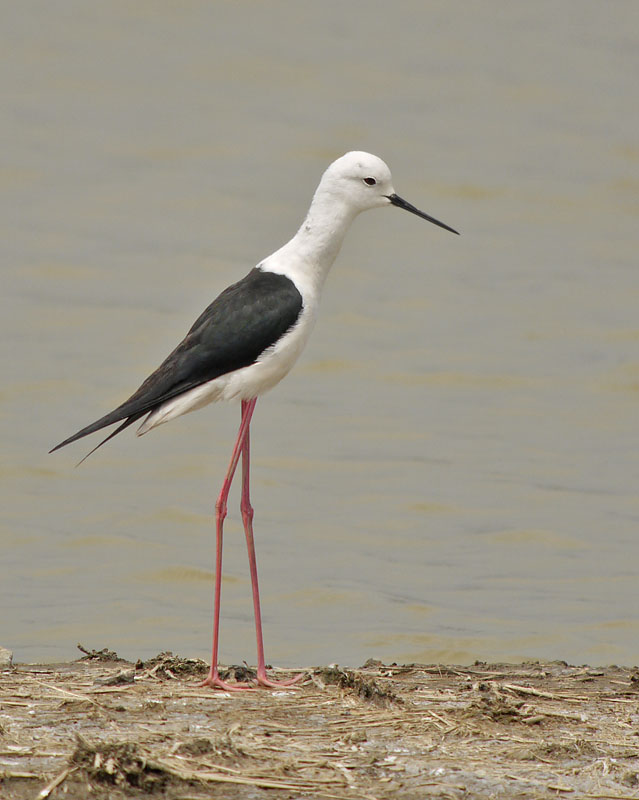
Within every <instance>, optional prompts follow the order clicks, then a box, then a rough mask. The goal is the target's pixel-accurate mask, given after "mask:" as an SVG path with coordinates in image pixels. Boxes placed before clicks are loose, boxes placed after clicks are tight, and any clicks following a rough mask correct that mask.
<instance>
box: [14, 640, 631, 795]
mask: <svg viewBox="0 0 639 800" xmlns="http://www.w3.org/2000/svg"><path fill="white" fill-rule="evenodd" d="M116 659H117V656H116V655H115V654H113V653H108V651H101V652H100V653H96V652H92V653H89V654H87V657H85V659H83V660H80V661H77V662H73V663H71V664H56V665H19V666H17V667H14V668H13V669H11V670H6V671H3V672H1V673H0V797H2V798H3V799H6V800H25V799H26V798H29V800H36V798H38V800H45V799H46V798H53V799H54V800H55V798H69V799H70V800H76V798H77V799H78V800H79V799H80V798H82V800H86V798H100V799H101V798H109V800H120V798H131V797H147V796H149V797H155V798H168V799H170V800H198V799H199V798H208V797H216V798H252V799H256V800H261V798H268V799H269V800H279V798H303V797H317V798H335V799H336V800H355V798H367V799H369V800H370V799H372V798H377V799H378V800H384V799H385V798H402V797H407V798H417V797H419V798H424V797H434V798H455V799H457V798H470V797H472V798H489V797H490V798H531V797H535V798H546V797H548V798H550V797H553V798H556V797H572V798H577V797H579V798H593V799H594V798H597V799H599V798H601V800H604V799H605V798H611V800H614V799H615V798H636V797H639V672H638V671H637V669H636V668H635V669H627V668H622V667H615V666H612V667H605V668H597V669H595V668H591V667H587V666H582V667H573V666H568V665H566V664H564V663H558V662H554V663H549V664H546V663H536V662H535V663H525V664H518V665H511V664H490V665H489V664H484V663H477V664H474V665H473V666H471V667H456V666H455V667H451V666H437V665H417V664H410V665H406V666H397V665H391V666H385V665H383V664H381V663H378V662H373V661H371V662H368V663H367V664H366V665H365V666H364V667H362V668H361V669H355V670H346V669H344V670H343V669H340V668H337V667H324V668H317V669H310V670H307V677H306V678H305V679H304V681H303V682H302V683H301V684H300V685H298V686H296V687H295V688H291V689H286V690H281V691H280V690H278V691H265V690H259V691H244V692H235V693H232V694H229V693H224V692H218V691H211V690H208V689H201V688H199V687H198V679H199V678H200V676H203V675H204V674H206V665H205V664H204V663H203V662H201V661H197V660H191V659H181V658H177V657H174V656H172V655H170V654H161V655H160V656H158V657H157V658H155V659H151V660H150V661H147V662H145V663H142V662H138V663H137V664H130V663H127V662H124V661H121V660H116ZM243 672H244V673H245V668H237V669H232V670H231V673H230V679H231V680H233V678H234V676H235V675H237V678H238V679H245V678H246V677H247V675H246V674H243ZM291 674H293V673H288V672H284V671H282V672H280V671H278V672H277V676H278V677H280V676H287V675H291ZM248 677H250V675H249V676H248Z"/></svg>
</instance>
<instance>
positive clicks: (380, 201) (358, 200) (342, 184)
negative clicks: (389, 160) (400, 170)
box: [318, 150, 395, 212]
mask: <svg viewBox="0 0 639 800" xmlns="http://www.w3.org/2000/svg"><path fill="white" fill-rule="evenodd" d="M318 190H321V191H322V192H326V193H327V194H331V195H333V196H335V197H339V198H340V199H342V200H343V201H345V202H346V203H348V205H349V206H351V207H352V208H353V209H354V210H356V211H358V212H359V211H366V210H367V209H369V208H378V207H380V206H387V205H388V204H389V202H390V200H389V199H388V198H389V196H390V195H393V194H395V190H394V189H393V179H392V177H391V172H390V169H389V168H388V166H387V165H386V164H385V163H384V162H383V161H382V159H381V158H378V157H377V156H374V155H372V154H371V153H364V152H362V151H359V150H353V151H351V152H350V153H346V154H345V155H343V156H342V157H341V158H338V159H337V160H336V161H333V163H332V164H331V165H330V166H329V167H328V169H327V170H326V171H325V172H324V174H323V175H322V180H321V181H320V185H319V186H318Z"/></svg>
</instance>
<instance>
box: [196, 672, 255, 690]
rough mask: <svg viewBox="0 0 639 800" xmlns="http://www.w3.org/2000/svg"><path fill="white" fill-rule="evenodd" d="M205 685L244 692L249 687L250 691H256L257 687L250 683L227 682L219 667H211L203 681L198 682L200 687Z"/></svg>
mask: <svg viewBox="0 0 639 800" xmlns="http://www.w3.org/2000/svg"><path fill="white" fill-rule="evenodd" d="M204 686H210V687H211V689H222V691H224V692H242V691H246V690H247V689H248V690H249V691H254V690H255V689H256V687H255V686H252V685H251V684H250V683H241V682H240V683H227V682H226V681H223V680H222V678H220V676H219V674H218V671H217V669H211V671H210V672H209V674H208V675H207V676H206V678H205V679H204V680H203V681H202V683H198V687H199V688H203V687H204Z"/></svg>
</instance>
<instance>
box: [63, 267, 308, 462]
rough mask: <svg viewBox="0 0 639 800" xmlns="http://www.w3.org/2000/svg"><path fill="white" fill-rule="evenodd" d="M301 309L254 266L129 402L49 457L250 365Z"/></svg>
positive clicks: (294, 293) (296, 296) (287, 284)
mask: <svg viewBox="0 0 639 800" xmlns="http://www.w3.org/2000/svg"><path fill="white" fill-rule="evenodd" d="M301 310H302V296H301V295H300V293H299V291H298V290H297V288H296V286H295V284H294V283H293V282H292V281H291V280H290V279H289V278H287V277H286V276H284V275H277V274H276V273H273V272H263V271H262V270H261V269H259V268H258V267H256V268H255V269H253V270H251V272H249V274H248V275H247V276H246V277H245V278H243V279H242V280H241V281H238V282H237V283H234V284H233V285H232V286H229V287H228V289H225V290H224V291H223V292H222V294H220V295H219V296H218V297H217V298H216V299H215V300H214V301H213V302H212V303H211V305H210V306H209V307H208V308H207V309H205V311H203V312H202V314H200V316H199V317H198V318H197V320H196V321H195V323H194V324H193V326H192V327H191V329H190V331H189V332H188V333H187V335H186V336H185V338H184V339H183V340H182V341H181V342H180V344H179V345H178V346H177V347H176V348H175V350H174V351H173V352H172V353H171V354H170V355H169V356H168V357H167V358H166V359H165V360H164V361H163V362H162V364H160V366H159V367H158V368H157V369H156V370H155V372H153V373H152V374H151V375H149V377H148V378H147V379H146V380H145V381H144V383H143V384H142V385H141V386H140V388H139V389H138V390H137V391H136V392H135V393H134V394H132V395H131V397H129V399H128V400H126V401H125V402H124V403H122V405H120V406H118V407H117V408H116V409H115V410H114V411H111V412H110V413H109V414H106V415H105V416H104V417H101V418H100V419H98V420H96V422H93V423H91V425H87V427H86V428H82V430H80V431H78V432H77V433H75V434H74V435H73V436H70V437H69V438H68V439H65V440H64V441H63V442H60V444H58V445H56V446H55V447H54V448H53V449H52V450H51V451H50V452H52V453H53V451H54V450H58V449H59V448H60V447H64V446H65V445H67V444H70V443H71V442H75V441H76V440H77V439H81V438H82V437H83V436H88V435H89V434H90V433H94V432H95V431H98V430H100V429H101V428H106V427H107V426H108V425H112V424H113V423H114V422H119V421H120V420H126V423H125V424H124V425H121V426H120V427H119V428H118V429H117V430H116V431H114V433H113V434H112V436H115V434H116V433H118V432H119V431H120V430H123V429H124V428H126V427H128V425H130V424H132V423H133V422H135V421H136V420H138V419H140V418H141V417H143V416H144V415H145V414H147V413H149V412H150V411H153V410H154V409H156V408H158V407H159V406H161V405H162V403H165V402H166V401H167V400H171V399H172V398H174V397H177V396H178V395H180V394H183V393H184V392H188V391H189V390H190V389H193V388H195V387H196V386H200V385H201V384H203V383H207V382H208V381H211V380H213V379H214V378H218V377H219V376H220V375H225V374H226V373H227V372H233V371H234V370H236V369H240V368H241V367H248V366H249V365H250V364H254V363H255V361H257V359H258V358H259V356H260V355H261V354H262V353H263V352H264V351H265V350H266V349H268V348H269V347H271V346H272V345H273V344H275V342H277V340H278V339H279V338H280V337H281V336H283V334H284V333H286V331H287V330H289V329H290V328H291V327H292V326H293V325H294V324H295V322H296V321H297V319H298V317H299V315H300V312H301ZM108 438H111V437H108ZM105 441H108V439H105ZM101 444H102V443H101ZM99 446H100V445H98V447H99Z"/></svg>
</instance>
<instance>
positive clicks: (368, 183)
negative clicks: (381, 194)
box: [364, 178, 377, 186]
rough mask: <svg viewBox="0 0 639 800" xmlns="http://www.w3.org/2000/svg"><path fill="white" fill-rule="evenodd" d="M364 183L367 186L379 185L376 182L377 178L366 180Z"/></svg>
mask: <svg viewBox="0 0 639 800" xmlns="http://www.w3.org/2000/svg"><path fill="white" fill-rule="evenodd" d="M364 183H365V184H366V185H367V186H375V184H376V183H377V181H376V180H375V178H364Z"/></svg>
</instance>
